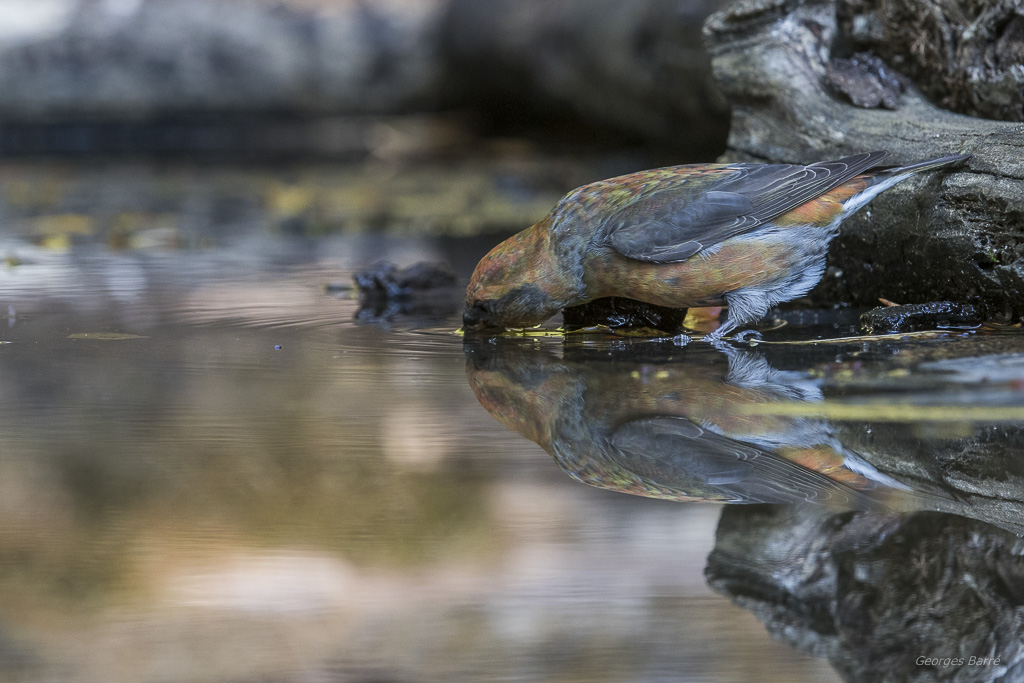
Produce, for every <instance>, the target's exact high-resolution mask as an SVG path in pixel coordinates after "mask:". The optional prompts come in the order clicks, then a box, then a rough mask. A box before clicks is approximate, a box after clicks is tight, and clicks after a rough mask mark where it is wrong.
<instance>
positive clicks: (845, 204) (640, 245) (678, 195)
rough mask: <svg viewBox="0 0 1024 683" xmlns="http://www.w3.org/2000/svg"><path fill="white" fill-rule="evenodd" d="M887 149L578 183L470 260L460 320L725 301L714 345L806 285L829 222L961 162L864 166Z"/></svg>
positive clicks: (492, 324) (472, 324) (519, 320)
mask: <svg viewBox="0 0 1024 683" xmlns="http://www.w3.org/2000/svg"><path fill="white" fill-rule="evenodd" d="M887 155H888V152H885V151H877V152H866V153H863V154H855V155H853V156H848V157H844V158H842V159H837V160H835V161H822V162H818V163H815V164H811V165H809V166H800V165H795V164H747V163H736V164H697V165H691V166H673V167H669V168H662V169H655V170H650V171H641V172H638V173H632V174H630V175H624V176H620V177H618V178H612V179H610V180H602V181H600V182H596V183H591V184H590V185H584V186H583V187H580V188H577V189H575V190H573V191H572V192H570V193H569V194H567V195H566V196H565V197H563V198H562V199H561V200H560V201H559V202H558V203H557V204H556V205H555V207H554V208H553V209H552V210H551V212H550V213H548V215H547V216H545V217H544V218H543V219H542V220H541V221H540V222H538V223H537V224H535V225H533V226H532V227H530V228H527V229H526V230H524V231H522V232H520V233H518V234H516V235H514V236H512V237H510V238H509V239H507V240H505V241H504V242H502V243H501V244H499V245H498V246H497V247H495V248H494V249H493V250H491V252H490V253H488V254H487V255H486V256H485V257H484V258H483V259H482V260H481V261H480V263H479V264H478V265H477V267H476V270H475V271H474V273H473V277H472V279H471V280H470V283H469V287H468V288H467V290H466V308H465V312H464V314H463V328H464V329H465V330H467V331H470V330H480V329H498V328H504V327H528V326H533V325H538V324H540V323H542V322H544V321H545V320H547V319H548V318H550V317H551V316H552V315H554V314H555V313H557V312H558V311H560V310H561V309H563V308H566V307H570V306H577V305H580V304H584V303H587V302H589V301H593V300H595V299H600V298H604V297H613V296H614V297H625V298H629V299H635V300H639V301H644V302H647V303H651V304H656V305H659V306H669V307H673V308H690V307H705V306H721V305H726V306H728V309H729V312H728V317H727V319H726V321H725V322H724V323H723V324H722V325H721V326H720V327H719V328H718V329H717V330H716V331H714V332H713V333H712V334H711V335H709V336H708V337H706V339H708V340H709V341H718V340H720V339H721V338H722V337H724V336H725V335H726V334H728V333H729V332H731V331H733V330H734V329H736V328H737V327H739V326H741V325H744V324H746V323H749V322H752V321H755V320H758V319H760V318H761V317H763V316H764V315H765V314H766V313H767V312H768V310H769V309H770V308H771V307H772V306H774V305H775V304H778V303H781V302H784V301H790V300H792V299H795V298H797V297H800V296H803V295H804V294H806V293H807V292H808V291H810V289H811V288H812V287H813V286H814V285H815V284H817V283H818V281H819V280H820V279H821V276H822V274H823V273H824V271H825V255H826V252H827V251H828V245H829V242H830V241H831V240H832V238H833V237H835V235H836V233H837V232H838V229H839V224H840V223H841V222H842V221H843V220H844V219H845V218H846V217H848V216H850V215H851V214H852V213H854V212H855V211H857V210H858V209H859V208H861V207H862V206H864V205H865V204H867V203H868V202H869V201H871V200H872V199H873V198H874V197H875V196H876V195H878V194H879V193H880V192H883V191H884V190H886V189H888V188H890V187H892V186H893V185H895V184H896V183H898V182H900V181H901V180H904V179H906V178H908V177H910V176H911V175H912V174H914V173H920V172H921V171H930V170H934V169H937V168H942V167H944V166H949V165H952V164H956V163H959V162H962V161H964V160H966V159H968V158H969V157H970V155H956V156H947V157H942V158H941V159H934V160H932V161H925V162H921V163H917V164H912V165H910V166H902V167H896V168H875V167H876V166H877V165H878V163H879V162H881V161H882V159H884V158H885V157H886V156H887Z"/></svg>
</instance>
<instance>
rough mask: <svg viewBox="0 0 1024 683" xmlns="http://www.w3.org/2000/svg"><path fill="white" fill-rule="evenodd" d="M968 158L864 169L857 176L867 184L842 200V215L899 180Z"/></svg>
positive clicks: (850, 212)
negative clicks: (864, 179) (865, 180)
mask: <svg viewBox="0 0 1024 683" xmlns="http://www.w3.org/2000/svg"><path fill="white" fill-rule="evenodd" d="M970 158H971V155H970V154H954V155H952V156H948V157H941V158H939V159H932V160H931V161H922V162H920V163H917V164H910V165H909V166H891V167H888V168H873V169H871V170H870V171H865V172H864V173H863V174H862V175H861V176H859V178H866V179H867V186H866V187H865V188H864V189H863V190H861V191H860V192H858V193H857V194H855V195H854V196H852V197H850V198H849V199H847V200H846V201H845V202H843V215H844V216H849V215H850V214H852V213H853V212H854V211H856V210H857V209H859V208H860V207H862V206H864V205H865V204H867V203H868V202H870V201H871V200H872V199H874V198H875V197H876V196H878V195H879V194H880V193H881V192H884V191H885V190H888V189H889V188H890V187H892V186H893V185H895V184H896V183H898V182H900V181H901V180H906V179H907V178H909V177H910V176H912V175H913V174H915V173H920V172H922V171H933V170H935V169H937V168H943V167H945V166H953V165H955V164H961V163H963V162H964V161H966V160H968V159H970Z"/></svg>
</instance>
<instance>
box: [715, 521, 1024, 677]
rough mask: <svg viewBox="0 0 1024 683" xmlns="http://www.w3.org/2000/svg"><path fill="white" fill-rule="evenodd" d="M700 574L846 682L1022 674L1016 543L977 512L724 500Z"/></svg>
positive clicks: (1021, 569) (1020, 556) (1023, 612)
mask: <svg viewBox="0 0 1024 683" xmlns="http://www.w3.org/2000/svg"><path fill="white" fill-rule="evenodd" d="M705 574H706V576H707V579H708V582H709V584H710V585H711V587H712V588H713V589H714V590H716V591H718V592H719V593H722V594H724V595H726V596H728V597H729V598H731V599H732V600H733V601H734V602H735V603H736V604H738V605H740V606H742V607H744V608H746V609H748V610H750V611H751V612H753V613H754V614H755V615H756V616H757V617H758V619H759V620H761V621H762V622H764V624H765V626H766V627H767V628H768V630H769V631H770V632H772V633H773V634H774V635H776V636H777V637H779V638H781V639H783V640H785V641H787V642H789V643H790V644H792V645H793V646H795V647H797V648H798V649H800V650H803V651H805V652H808V653H811V654H813V655H815V656H819V657H826V658H828V660H829V661H830V662H831V664H832V665H833V666H834V667H835V668H836V670H837V671H838V672H839V674H840V675H841V676H842V677H843V679H844V680H847V681H883V680H884V681H935V680H940V681H945V680H950V681H952V680H956V681H994V680H1003V681H1011V680H1020V677H1021V675H1022V674H1024V591H1022V590H1021V588H1020V586H1021V585H1024V544H1022V542H1021V540H1020V539H1019V538H1018V537H1016V536H1015V535H1013V534H1011V533H1009V532H1007V531H1003V530H1001V529H998V528H996V527H993V526H990V525H988V524H985V523H983V522H979V521H975V520H969V519H964V518H962V517H957V516H955V515H947V514H942V513H937V512H919V513H914V514H909V515H902V516H884V515H879V514H874V513H866V512H864V513H860V512H851V513H845V514H828V513H825V512H823V511H821V510H815V509H813V508H809V507H767V506H762V507H740V506H729V507H727V508H725V509H724V510H723V512H722V519H721V522H720V523H719V526H718V532H717V539H716V544H715V549H714V551H713V552H712V553H711V555H710V556H709V558H708V564H707V567H706V569H705ZM924 657H928V658H935V659H933V660H931V661H927V662H926V661H922V659H921V658H924ZM972 657H973V658H974V659H971V658H972ZM986 658H987V659H986ZM945 659H948V660H950V661H945V662H944V661H942V660H945ZM936 660H938V661H936Z"/></svg>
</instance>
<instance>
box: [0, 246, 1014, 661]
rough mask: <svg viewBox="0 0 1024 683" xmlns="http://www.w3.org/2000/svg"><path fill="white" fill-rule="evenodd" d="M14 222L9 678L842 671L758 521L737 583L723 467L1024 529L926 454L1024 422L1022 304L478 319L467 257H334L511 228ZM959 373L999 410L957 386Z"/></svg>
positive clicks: (832, 508) (3, 364)
mask: <svg viewBox="0 0 1024 683" xmlns="http://www.w3.org/2000/svg"><path fill="white" fill-rule="evenodd" d="M0 246H2V248H3V250H4V251H5V253H7V254H8V265H7V266H6V267H4V268H3V269H2V270H0V311H4V310H6V311H7V321H6V328H5V329H4V330H3V332H2V333H0V339H2V341H4V342H5V343H4V344H3V345H0V359H2V360H0V373H2V374H3V376H2V381H0V439H2V443H3V451H2V457H0V508H2V514H0V674H2V677H3V678H4V680H20V681H51V680H76V681H78V680H80V681H242V680H246V681H249V680H266V681H382V680H388V681H391V680H394V681H451V680H523V681H534V680H551V681H559V680H565V681H691V680H692V681H712V680H714V681H748V680H778V681H827V680H839V677H838V675H837V674H836V673H835V671H834V670H833V668H832V666H830V664H829V661H828V660H827V659H826V658H825V657H826V656H830V657H832V658H833V659H835V658H837V657H839V656H840V654H841V653H842V651H843V648H842V645H841V644H839V645H836V644H835V643H833V646H834V647H833V649H832V650H829V649H828V647H826V645H825V644H823V645H821V647H819V648H818V650H817V651H814V648H813V647H810V648H807V647H805V648H804V650H805V651H800V650H798V649H796V648H794V647H791V646H790V645H789V644H786V643H785V642H782V641H781V640H779V639H777V638H775V637H773V636H772V635H770V634H769V632H768V631H767V630H766V629H765V627H764V626H763V625H762V624H760V623H759V622H758V620H757V618H755V616H754V614H752V612H751V611H748V610H746V609H743V608H741V607H739V606H736V605H735V604H733V602H731V601H730V600H729V599H728V597H730V596H731V597H735V595H736V593H737V591H738V590H739V588H738V586H739V587H742V586H751V585H753V584H754V583H756V581H757V580H758V579H757V578H756V577H757V576H761V577H763V578H764V581H765V584H766V585H774V581H775V579H774V578H773V577H777V576H778V572H777V571H775V570H773V569H772V568H771V567H768V568H767V569H764V572H763V573H759V572H761V570H756V571H755V570H753V569H751V570H750V571H753V572H754V574H755V575H756V576H750V575H748V576H745V577H743V576H741V577H739V578H736V576H735V575H733V574H730V573H729V567H733V566H735V563H732V564H730V562H729V561H728V557H733V558H734V559H735V542H734V541H733V542H734V546H729V547H730V548H733V552H734V555H731V556H728V557H726V555H723V554H722V553H726V551H727V550H728V548H726V547H722V548H720V549H719V551H716V552H719V555H718V557H719V558H722V557H726V561H725V562H724V564H723V563H720V564H719V565H716V566H717V569H709V570H708V571H709V572H711V574H710V576H712V578H713V579H715V581H716V583H715V590H713V589H712V588H711V587H709V585H708V581H707V579H706V578H705V568H706V565H707V563H708V556H709V554H710V553H711V552H712V550H713V549H714V548H715V544H716V536H715V534H716V527H717V525H718V523H719V517H720V516H721V514H722V510H723V508H722V506H720V505H715V504H710V503H708V502H703V501H707V500H709V499H710V500H715V501H726V500H732V501H738V502H780V501H781V502H787V503H794V502H797V501H799V502H800V503H801V504H802V503H804V501H810V502H811V506H810V508H808V507H807V506H806V505H799V506H798V508H799V509H801V510H806V509H812V510H813V512H808V513H806V514H809V515H811V518H810V519H812V520H819V521H820V520H827V519H829V518H830V516H831V515H837V514H838V515H842V514H845V515H851V514H853V515H861V514H862V515H874V517H872V519H881V520H885V519H899V515H901V514H913V511H915V510H930V511H935V510H943V511H944V512H942V513H940V512H932V513H929V514H948V513H950V512H955V513H959V516H958V517H957V519H961V518H963V519H971V523H978V524H982V525H983V527H982V528H983V529H985V530H991V533H993V534H996V535H999V534H1009V533H1010V532H1012V531H1014V530H1016V529H1017V528H1018V527H1014V524H1015V523H1019V518H1018V517H1015V514H1016V513H1015V510H1016V509H1015V508H1011V507H1006V506H999V505H995V504H993V505H991V506H990V507H989V508H986V507H985V506H984V505H982V504H980V503H972V502H971V501H970V500H968V498H969V496H968V494H967V493H964V490H968V491H969V490H970V487H971V486H973V485H975V484H972V481H974V480H970V481H969V480H968V479H967V478H968V476H975V477H976V478H977V477H978V476H980V475H978V473H977V472H972V473H964V472H957V471H955V469H953V470H950V469H943V462H952V461H951V460H948V459H947V460H946V461H943V460H942V458H941V457H940V458H939V459H938V460H934V459H933V461H932V462H935V463H938V464H936V465H935V467H936V468H937V469H936V472H935V473H934V474H935V475H936V476H933V477H924V476H923V475H922V474H921V473H922V472H924V471H926V470H928V468H927V467H926V466H923V465H922V466H911V465H906V464H903V465H901V464H900V463H905V460H906V457H907V453H910V452H915V453H916V452H928V453H931V454H932V455H933V456H934V455H935V454H936V453H938V454H940V455H941V453H942V452H944V451H943V450H942V449H944V448H945V449H947V450H948V449H950V448H953V449H955V448H966V447H969V446H970V444H972V443H980V442H985V443H987V444H989V447H990V448H991V449H995V450H997V451H998V452H999V454H1001V455H1005V454H1006V453H1015V452H1017V451H1016V447H1017V445H1018V443H1019V437H1018V435H1017V431H1016V430H1017V429H1018V427H1017V425H1018V421H1017V420H1016V413H1015V412H1014V411H1015V410H1019V406H1020V405H1021V401H1020V396H1021V394H1020V391H1021V387H1022V386H1024V364H1022V363H1020V362H1019V358H1020V357H1021V356H1015V355H1014V354H1013V353H1011V352H1008V351H1007V350H1006V347H1005V344H1003V345H1001V346H999V347H998V348H996V349H994V350H993V349H991V348H989V347H988V346H986V344H989V342H987V341H985V340H986V339H991V338H996V337H1000V335H992V334H990V335H988V336H987V337H986V335H985V334H981V333H976V332H965V331H951V332H950V333H948V334H945V335H942V336H940V337H937V338H932V337H928V338H924V339H916V340H908V341H903V342H899V343H897V342H893V343H891V344H879V343H869V342H863V341H854V342H848V343H845V344H841V345H822V346H800V345H796V346H787V345H784V344H780V345H776V346H774V347H773V346H772V344H771V343H770V342H772V341H773V340H774V341H779V342H781V341H786V340H787V339H788V340H794V339H804V340H806V339H812V338H814V337H815V336H821V335H826V336H829V335H831V336H841V335H842V334H846V333H848V332H849V330H847V329H845V328H843V329H842V330H840V329H834V328H832V327H831V323H828V324H827V325H825V326H821V325H820V324H819V325H817V326H813V325H812V326H806V325H803V326H802V325H800V324H799V323H800V321H799V320H796V321H795V322H794V321H791V323H790V324H789V325H788V326H787V328H786V329H784V330H780V331H777V332H775V333H767V334H766V340H765V341H766V343H764V344H762V345H760V346H758V347H754V348H750V347H746V346H744V347H735V348H733V349H731V350H721V349H712V348H710V347H708V346H707V345H702V344H693V345H691V346H690V347H687V348H680V347H675V346H673V345H672V344H670V343H664V342H644V341H638V340H624V341H623V340H614V339H607V338H594V339H590V340H589V341H579V340H572V341H570V342H563V341H562V340H561V339H551V338H535V339H500V340H490V341H489V340H484V341H483V342H472V343H468V344H465V345H464V341H463V339H462V338H461V337H459V336H457V335H455V334H453V332H454V330H455V329H456V328H457V327H458V316H459V314H460V309H459V306H460V304H459V294H458V292H454V293H449V294H441V295H439V296H438V297H437V298H436V299H434V300H432V301H431V302H430V304H429V305H424V306H420V307H415V306H414V307H412V309H411V310H410V309H409V308H406V309H404V310H405V312H403V309H401V308H395V309H387V308H384V309H377V310H373V311H364V312H363V314H362V315H360V314H359V304H358V301H357V300H356V299H355V298H353V297H352V296H350V294H349V293H347V292H345V291H343V290H342V291H338V290H337V289H328V288H326V286H327V285H332V284H342V285H345V284H347V283H348V282H349V281H350V277H351V273H352V272H353V270H354V269H356V268H358V267H360V266H363V265H366V264H367V263H369V262H371V261H374V260H376V259H378V258H390V259H392V260H395V261H397V262H400V263H409V262H411V261H413V260H420V259H423V258H428V259H429V258H433V259H437V260H444V261H448V262H450V263H453V264H455V266H456V268H457V269H458V270H459V271H460V274H462V275H463V276H464V275H466V274H467V272H468V269H469V268H471V266H472V263H473V262H475V260H476V258H478V257H479V256H480V255H481V254H482V253H483V251H485V250H486V248H487V246H488V240H475V241H473V240H469V241H464V242H460V241H458V240H451V239H449V240H436V239H435V240H431V239H409V238H404V239H394V238H392V239H386V238H372V237H368V236H359V235H353V236H344V237H320V238H317V239H309V238H302V237H287V236H282V235H277V236H266V235H264V236H260V237H251V236H250V237H244V238H238V239H232V240H228V241H224V242H223V243H221V244H220V245H218V246H210V247H208V248H189V249H177V248H164V247H155V248H151V249H138V248H135V249H130V250H123V251H117V250H110V249H109V248H107V247H106V246H103V245H97V244H91V243H88V242H86V243H77V244H76V243H72V244H71V245H70V246H69V247H67V248H64V247H61V246H60V245H57V246H56V247H55V246H54V245H52V244H51V245H46V244H40V243H39V241H38V240H34V241H33V240H25V239H21V238H13V237H12V238H10V239H8V240H7V241H5V242H4V243H3V244H2V245H0ZM812 322H814V321H812ZM818 322H820V321H818ZM772 334H774V337H773V336H772ZM1001 336H1002V337H1005V336H1007V335H1005V334H1003V335H1001ZM1009 336H1011V337H1012V335H1009ZM1000 338H1001V337H1000ZM957 344H959V345H960V346H959V347H958V348H957V351H956V352H955V353H949V354H947V353H945V352H943V351H942V349H944V348H946V349H948V348H953V345H957ZM947 356H949V357H947ZM964 356H967V357H969V358H972V360H971V361H970V362H969V363H963V362H962V361H960V360H958V359H960V358H962V357H964ZM977 358H988V359H989V360H988V362H989V366H986V365H985V364H984V362H982V361H979V360H977ZM986 367H988V370H986ZM773 406H774V407H773ZM858 406H859V407H860V408H859V409H860V410H861V412H859V413H858V412H857V410H856V409H857V407H858ZM894 406H896V407H894ZM951 406H952V409H954V410H957V409H959V408H958V407H964V408H965V410H966V408H967V407H971V406H975V407H976V406H988V407H989V408H991V409H993V410H995V411H996V412H993V413H991V414H989V415H987V416H986V415H979V414H977V413H970V412H969V411H967V412H965V413H964V416H963V419H957V420H952V421H950V420H948V419H946V418H948V413H941V412H935V413H934V414H932V413H928V412H927V411H928V410H935V411H939V410H940V409H943V410H947V411H948V410H949V409H950V407H951ZM997 409H998V410H997ZM898 410H903V411H905V412H904V413H903V414H900V413H899V412H898ZM844 411H846V412H844ZM915 411H916V412H915ZM999 411H1002V412H999ZM496 418H497V419H496ZM939 418H941V419H939ZM869 423H870V424H869ZM883 435H884V436H883ZM681 443H685V444H688V446H687V447H686V448H681V447H680V444H681ZM1000 449H1001V450H1000ZM737 453H739V454H740V456H739V457H737V456H736V454H737ZM552 456H554V457H552ZM730 457H731V458H732V459H731V460H730V459H729V458H730ZM993 457H995V456H993ZM858 458H860V459H859V460H858ZM751 463H754V464H751ZM871 463H874V464H871ZM954 464H955V463H954ZM993 467H999V468H1004V469H1003V471H1004V472H1009V474H1008V475H1006V476H1003V477H1002V480H1003V482H1004V484H1006V485H1007V486H1008V487H1010V488H1012V486H1013V485H1014V482H1015V481H1016V479H1015V477H1016V476H1017V473H1018V471H1019V469H1020V468H1019V465H1018V466H1016V469H1013V468H1009V469H1006V465H1005V463H1004V462H1003V461H1000V462H999V464H996V465H993ZM567 474H568V475H569V476H566V475H567ZM773 477H774V479H773ZM943 477H946V479H944V478H943ZM958 477H959V478H958ZM1007 477H1009V478H1007ZM574 479H575V480H574ZM581 482H582V483H581ZM975 483H976V482H975ZM584 484H590V485H584ZM957 486H959V488H957ZM622 492H625V493H630V494H634V495H622ZM1005 497H1007V498H1009V497H1011V496H1010V493H1007V494H1006V496H1005ZM684 500H685V501H690V502H679V501H684ZM695 501H696V502H695ZM750 509H752V510H755V509H756V510H764V509H765V508H763V507H761V506H755V508H750ZM758 514H762V513H758ZM802 514H803V513H802ZM965 515H966V516H965ZM972 516H973V518H972ZM759 519H761V520H762V521H763V518H759ZM844 519H845V518H844ZM979 520H980V521H979ZM993 522H995V523H996V524H997V525H998V526H992V523H993ZM756 523H759V522H758V520H745V519H740V521H738V522H731V524H734V525H735V524H738V525H739V526H740V527H741V528H744V529H745V528H751V529H754V532H755V533H762V532H758V531H757V527H756ZM800 523H803V524H805V525H806V524H812V522H807V521H806V520H805V521H804V522H800ZM817 523H819V522H817V521H815V522H813V524H817ZM821 523H824V522H821ZM783 526H784V525H783ZM735 528H736V527H735V526H730V527H729V529H730V530H734V529H735ZM730 533H732V531H730ZM729 538H730V539H731V538H733V537H732V536H730V537H729ZM999 538H1004V536H999ZM1006 538H1009V536H1006ZM738 543H739V546H740V547H746V546H747V545H749V541H747V540H743V541H739V542H738ZM1011 545H1012V544H1011ZM1008 552H1009V551H1008ZM1013 552H1018V551H1017V550H1014V551H1013ZM1011 555H1012V552H1011ZM750 566H754V565H750ZM787 566H792V565H787ZM723 567H724V568H723ZM773 572H774V573H773ZM723 577H724V578H723ZM737 582H738V583H737ZM716 590H717V591H718V592H716ZM766 590H767V589H765V590H762V591H761V592H760V593H758V596H759V597H754V598H750V596H748V598H750V600H753V603H756V602H757V600H758V599H761V600H764V601H766V603H767V602H770V600H769V599H768V598H765V595H766V594H767V593H766V592H765V591H766ZM753 603H751V602H749V601H748V603H747V604H746V606H747V607H750V605H751V604H753ZM741 604H743V603H742V601H741ZM755 611H756V610H755ZM758 616H759V617H760V618H762V619H765V618H766V617H765V615H764V614H763V613H758ZM776 616H778V613H776ZM776 626H777V625H776ZM797 630H798V627H797V626H794V625H793V624H792V623H791V624H790V632H789V638H788V639H789V640H791V641H793V640H800V636H799V634H798V633H797ZM773 631H775V632H776V633H778V628H776V627H773ZM825 635H827V634H825ZM1011 635H1012V634H1011ZM804 640H805V641H807V638H804ZM820 642H821V643H825V639H824V637H823V638H822V640H821V641H820ZM829 647H832V646H829ZM860 647H862V648H864V651H865V652H867V649H868V648H869V646H868V645H861V646H860ZM993 647H994V646H993ZM809 651H811V652H813V653H814V654H817V655H818V657H814V656H812V655H811V654H810V653H809ZM912 654H914V653H910V652H907V653H905V656H906V657H911V655H912ZM924 654H929V653H924ZM936 654H941V653H936ZM1003 654H1004V656H1005V657H1007V658H1010V657H1011V655H1013V654H1014V653H1012V652H1010V651H1006V652H1005V653H1003ZM915 656H916V654H915ZM987 671H990V672H991V671H995V669H987ZM972 680H973V679H972ZM979 680H980V679H979Z"/></svg>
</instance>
